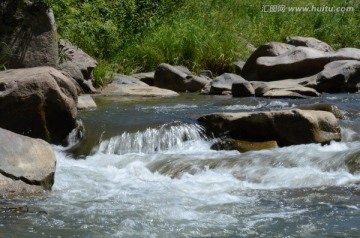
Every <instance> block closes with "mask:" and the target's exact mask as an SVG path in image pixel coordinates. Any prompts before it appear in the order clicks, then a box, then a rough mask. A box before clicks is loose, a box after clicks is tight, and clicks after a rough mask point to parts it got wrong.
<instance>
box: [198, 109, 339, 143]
mask: <svg viewBox="0 0 360 238" xmlns="http://www.w3.org/2000/svg"><path fill="white" fill-rule="evenodd" d="M198 121H199V122H200V123H203V124H204V125H205V126H206V128H207V132H208V133H209V134H213V135H214V136H216V137H222V136H230V137H232V138H234V139H238V140H245V141H254V142H262V141H271V140H275V141H277V143H278V144H279V146H289V145H298V144H307V143H329V142H330V141H332V140H335V141H339V140H340V139H341V133H340V127H339V125H338V122H337V119H336V118H335V116H334V114H332V113H330V112H324V111H307V110H300V109H293V110H283V111H271V112H250V113H247V112H239V113H215V114H210V115H206V116H203V117H200V118H199V119H198Z"/></svg>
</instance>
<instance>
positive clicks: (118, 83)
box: [101, 75, 179, 97]
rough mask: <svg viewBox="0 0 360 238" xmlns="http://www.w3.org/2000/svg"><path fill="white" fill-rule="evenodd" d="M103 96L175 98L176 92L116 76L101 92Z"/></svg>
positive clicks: (130, 78) (132, 78)
mask: <svg viewBox="0 0 360 238" xmlns="http://www.w3.org/2000/svg"><path fill="white" fill-rule="evenodd" d="M101 95H103V96H142V97H175V96H179V94H178V93H177V92H174V91H172V90H169V89H163V88H158V87H155V86H149V85H147V84H146V83H144V82H142V81H140V80H139V79H137V78H134V77H131V76H126V75H116V76H115V77H114V80H113V82H112V83H110V84H109V85H107V86H106V87H105V88H104V89H103V90H102V92H101Z"/></svg>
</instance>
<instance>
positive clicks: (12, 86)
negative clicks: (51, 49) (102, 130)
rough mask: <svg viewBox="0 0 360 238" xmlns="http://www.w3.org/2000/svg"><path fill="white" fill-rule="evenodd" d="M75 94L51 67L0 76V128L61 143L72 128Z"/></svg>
mask: <svg viewBox="0 0 360 238" xmlns="http://www.w3.org/2000/svg"><path fill="white" fill-rule="evenodd" d="M76 102H77V92H76V88H75V86H74V84H73V83H72V81H71V80H70V79H68V78H67V77H65V76H64V75H63V74H61V73H60V72H59V71H57V70H56V69H54V68H51V67H35V68H27V69H16V70H15V69H14V70H7V71H2V72H0V113H1V117H0V127H2V128H4V129H7V130H10V131H13V132H16V133H18V134H23V135H27V136H30V137H34V138H41V139H44V140H46V141H48V142H51V143H55V144H59V143H63V142H64V139H65V138H66V137H67V135H68V134H69V132H70V131H71V130H72V129H73V128H74V127H75V124H76V115H77V110H76Z"/></svg>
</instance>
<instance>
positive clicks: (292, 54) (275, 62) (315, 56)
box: [256, 46, 360, 81]
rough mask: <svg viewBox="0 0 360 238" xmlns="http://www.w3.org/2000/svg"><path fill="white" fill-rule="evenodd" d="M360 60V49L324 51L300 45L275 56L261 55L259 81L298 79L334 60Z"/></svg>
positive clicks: (320, 69) (258, 62)
mask: <svg viewBox="0 0 360 238" xmlns="http://www.w3.org/2000/svg"><path fill="white" fill-rule="evenodd" d="M338 60H360V49H353V48H344V49H339V50H338V51H336V52H323V51H320V50H316V49H313V48H309V47H303V46H298V47H295V48H293V49H291V50H289V51H287V52H286V53H284V54H282V55H279V56H275V57H259V58H258V59H257V61H256V72H257V75H258V78H259V81H274V80H281V79H298V78H304V77H309V76H311V75H315V74H317V73H319V72H321V71H322V70H323V69H324V66H325V65H326V64H328V63H329V62H332V61H338Z"/></svg>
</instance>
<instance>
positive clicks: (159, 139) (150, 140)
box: [99, 122, 205, 154]
mask: <svg viewBox="0 0 360 238" xmlns="http://www.w3.org/2000/svg"><path fill="white" fill-rule="evenodd" d="M204 139H205V133H204V128H202V127H201V126H200V125H197V124H185V123H180V122H173V123H166V124H164V125H161V126H160V128H148V129H146V130H145V131H141V132H140V131H138V132H136V133H128V132H124V133H123V134H121V135H120V136H115V137H112V138H111V139H110V140H106V141H102V142H101V143H100V146H99V152H102V153H105V154H127V153H154V152H160V151H166V150H169V149H171V148H178V149H180V147H182V146H183V145H184V143H183V142H185V141H197V140H204Z"/></svg>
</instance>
